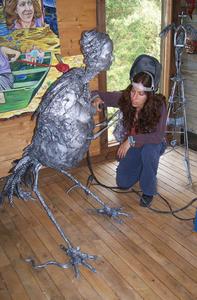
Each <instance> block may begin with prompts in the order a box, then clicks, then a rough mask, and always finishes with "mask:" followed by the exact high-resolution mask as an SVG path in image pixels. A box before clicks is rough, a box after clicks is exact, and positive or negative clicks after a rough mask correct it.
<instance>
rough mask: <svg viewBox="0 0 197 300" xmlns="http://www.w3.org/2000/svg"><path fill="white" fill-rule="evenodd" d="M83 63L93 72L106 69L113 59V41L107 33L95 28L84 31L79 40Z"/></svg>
mask: <svg viewBox="0 0 197 300" xmlns="http://www.w3.org/2000/svg"><path fill="white" fill-rule="evenodd" d="M80 45H81V51H82V53H83V55H84V63H85V64H86V67H87V68H88V69H92V70H94V73H99V72H100V71H104V70H108V69H109V67H110V66H111V64H112V61H113V55H112V52H113V43H112V40H111V39H110V37H109V35H108V34H106V33H103V32H97V31H96V30H90V31H85V32H83V33H82V37H81V40H80Z"/></svg>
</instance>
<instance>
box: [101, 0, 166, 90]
mask: <svg viewBox="0 0 197 300" xmlns="http://www.w3.org/2000/svg"><path fill="white" fill-rule="evenodd" d="M106 27H107V32H108V33H109V35H110V37H111V38H112V40H113V43H114V57H115V60H114V62H113V64H112V66H111V69H110V70H109V71H108V72H107V89H108V90H109V91H113V90H114V91H115V90H122V89H124V88H126V86H127V85H128V84H129V70H130V67H131V64H132V63H133V61H134V60H135V58H136V57H137V56H138V55H140V54H143V53H145V54H150V55H153V56H155V57H157V58H158V59H159V58H160V38H159V32H160V30H161V0H106Z"/></svg>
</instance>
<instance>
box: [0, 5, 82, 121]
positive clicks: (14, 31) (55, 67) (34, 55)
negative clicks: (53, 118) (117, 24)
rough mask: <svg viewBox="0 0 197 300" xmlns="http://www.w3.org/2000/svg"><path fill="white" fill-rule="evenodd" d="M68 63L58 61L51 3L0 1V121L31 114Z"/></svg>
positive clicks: (57, 41)
mask: <svg viewBox="0 0 197 300" xmlns="http://www.w3.org/2000/svg"><path fill="white" fill-rule="evenodd" d="M70 59H71V58H64V59H61V54H60V44H59V37H58V28H57V17H56V2H55V1H53V0H43V1H40V0H4V1H0V119H2V118H3V119H5V118H10V117H13V116H15V115H20V114H22V113H27V112H33V111H35V109H36V108H37V106H38V104H39V103H40V100H41V97H42V95H43V93H44V92H45V91H46V89H47V88H48V87H49V86H50V85H51V83H52V82H53V81H54V80H55V79H56V78H57V77H59V76H60V75H61V74H62V72H64V71H66V70H67V68H68V66H67V64H69V63H70V62H69V61H70ZM80 59H81V57H79V59H78V57H75V58H74V60H73V59H72V65H73V66H74V65H75V64H77V65H79V64H81V63H82V62H81V61H80Z"/></svg>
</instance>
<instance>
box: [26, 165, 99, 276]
mask: <svg viewBox="0 0 197 300" xmlns="http://www.w3.org/2000/svg"><path fill="white" fill-rule="evenodd" d="M41 167H42V166H41V165H40V164H39V165H37V166H36V168H35V181H34V187H33V191H34V193H35V194H36V196H37V197H38V199H39V201H40V203H41V205H42V206H43V207H44V209H45V211H46V212H47V215H48V216H49V218H50V219H51V221H52V222H53V224H54V225H55V227H56V229H57V230H58V231H59V233H60V235H61V237H62V238H63V240H64V242H66V244H67V247H65V246H64V245H60V247H61V249H62V250H63V251H64V252H65V253H66V255H67V256H68V257H69V258H70V260H69V262H68V263H65V264H63V263H59V262H56V261H47V262H45V263H43V264H36V263H35V261H34V259H32V258H28V259H26V261H27V262H29V263H31V264H32V266H33V268H35V269H39V268H44V267H47V266H48V265H55V266H58V267H61V268H63V269H68V268H73V269H74V272H75V276H76V277H79V275H80V272H79V268H78V266H79V265H83V266H84V267H86V268H88V269H89V270H91V271H93V272H96V270H95V268H93V267H92V266H91V265H90V264H88V263H87V262H86V260H88V259H92V260H96V258H97V256H95V255H89V254H87V253H84V252H81V251H80V248H79V247H76V248H74V247H73V246H72V244H71V242H70V240H69V239H68V237H67V236H66V235H65V233H64V231H63V230H62V228H61V226H60V225H59V224H58V222H57V221H56V219H55V217H54V215H53V213H52V211H51V210H50V209H49V207H48V206H47V204H46V203H45V201H44V199H43V197H42V196H41V194H40V192H39V191H38V173H39V170H40V169H41Z"/></svg>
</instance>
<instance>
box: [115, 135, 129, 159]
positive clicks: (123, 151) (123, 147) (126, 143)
mask: <svg viewBox="0 0 197 300" xmlns="http://www.w3.org/2000/svg"><path fill="white" fill-rule="evenodd" d="M129 148H130V144H129V141H128V139H126V141H124V142H123V143H122V144H121V145H120V147H119V148H118V152H117V155H118V157H119V158H120V159H121V158H123V157H125V155H126V154H127V151H128V150H129Z"/></svg>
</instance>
